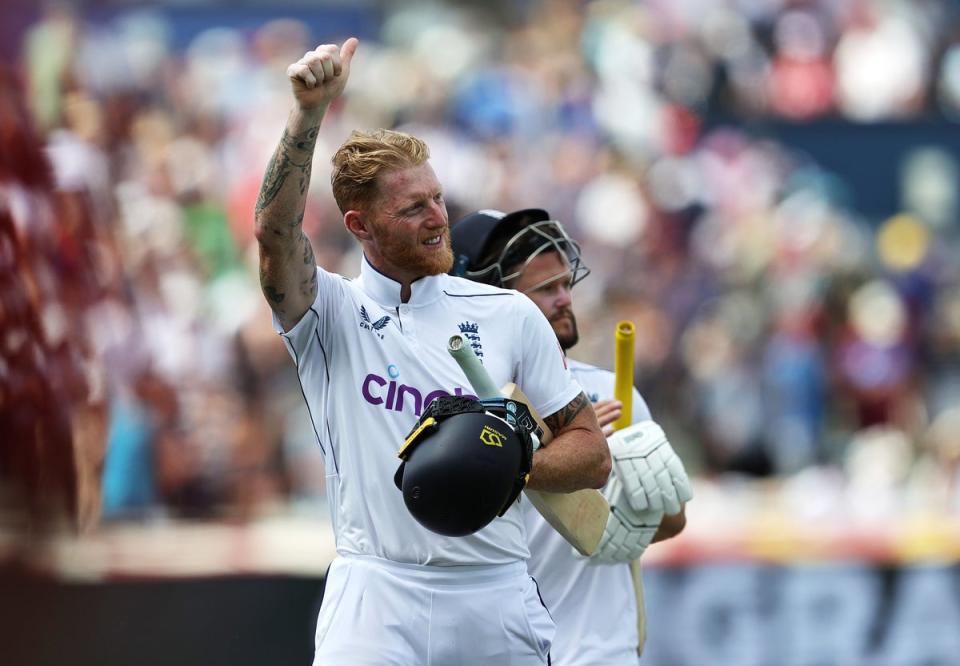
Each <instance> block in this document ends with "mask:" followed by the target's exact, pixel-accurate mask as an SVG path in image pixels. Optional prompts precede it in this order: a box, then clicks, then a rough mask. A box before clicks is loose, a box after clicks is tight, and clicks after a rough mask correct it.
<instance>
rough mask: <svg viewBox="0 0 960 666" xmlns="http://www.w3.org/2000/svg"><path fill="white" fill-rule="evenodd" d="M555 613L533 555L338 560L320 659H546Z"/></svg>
mask: <svg viewBox="0 0 960 666" xmlns="http://www.w3.org/2000/svg"><path fill="white" fill-rule="evenodd" d="M554 629H555V627H554V624H553V619H552V618H551V617H550V613H549V612H548V611H547V609H546V608H545V607H544V606H543V603H542V602H541V601H540V594H539V592H538V591H537V586H536V583H535V582H534V580H533V578H531V577H530V575H529V574H528V573H527V565H526V562H522V561H521V562H513V563H510V564H500V565H491V566H458V567H436V566H419V565H413V564H399V563H397V562H391V561H389V560H383V559H379V558H374V557H357V556H349V557H343V556H341V557H338V558H337V559H335V560H334V561H333V564H332V565H331V566H330V570H329V571H328V572H327V581H326V588H325V590H324V593H323V603H322V604H321V606H320V614H319V616H318V617H317V634H316V653H315V656H314V660H313V663H314V666H385V665H386V666H472V665H476V666H507V665H519V666H528V665H534V664H546V663H547V654H548V652H549V650H550V643H551V642H552V640H553V634H554Z"/></svg>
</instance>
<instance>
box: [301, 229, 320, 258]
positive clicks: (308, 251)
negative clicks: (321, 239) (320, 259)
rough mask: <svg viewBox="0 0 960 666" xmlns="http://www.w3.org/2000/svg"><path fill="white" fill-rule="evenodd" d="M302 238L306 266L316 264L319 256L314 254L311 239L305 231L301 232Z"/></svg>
mask: <svg viewBox="0 0 960 666" xmlns="http://www.w3.org/2000/svg"><path fill="white" fill-rule="evenodd" d="M300 240H301V242H302V243H303V264H304V265H305V266H316V265H317V258H316V257H315V256H314V254H313V246H312V245H310V239H309V238H308V237H307V235H306V234H305V233H303V232H300Z"/></svg>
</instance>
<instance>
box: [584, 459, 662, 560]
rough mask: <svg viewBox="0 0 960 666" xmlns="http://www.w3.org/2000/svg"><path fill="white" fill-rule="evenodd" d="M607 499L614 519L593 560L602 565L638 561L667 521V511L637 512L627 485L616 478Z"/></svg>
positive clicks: (608, 484) (607, 490) (608, 490)
mask: <svg viewBox="0 0 960 666" xmlns="http://www.w3.org/2000/svg"><path fill="white" fill-rule="evenodd" d="M603 495H604V497H606V498H607V502H609V504H610V517H609V518H608V519H607V526H606V528H605V529H604V530H603V536H602V537H600V544H599V545H598V546H597V549H596V550H595V551H594V553H593V555H591V559H593V560H597V561H600V562H630V561H632V560H635V559H637V558H638V557H640V556H641V555H642V554H643V551H644V550H646V549H647V546H648V545H650V542H651V541H653V537H654V535H655V534H656V533H657V528H659V527H660V521H661V520H662V519H663V511H658V510H654V509H647V510H646V511H634V509H633V508H632V507H631V506H630V502H629V501H628V499H627V497H628V495H627V493H626V492H625V491H624V487H623V484H622V483H620V480H619V479H617V478H616V477H613V478H611V479H610V481H609V482H608V483H607V485H606V487H605V488H604V489H603Z"/></svg>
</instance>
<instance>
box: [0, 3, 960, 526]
mask: <svg viewBox="0 0 960 666" xmlns="http://www.w3.org/2000/svg"><path fill="white" fill-rule="evenodd" d="M385 6H386V5H385ZM523 7H524V10H523V12H522V14H510V13H502V12H500V13H498V12H496V11H492V10H488V9H486V8H485V5H484V4H483V3H477V4H476V5H471V4H470V3H458V4H456V5H444V4H437V5H416V6H413V7H407V8H400V7H399V6H398V7H397V8H395V9H389V10H384V9H383V7H380V8H378V9H377V11H378V12H383V11H386V14H380V13H378V14H377V16H376V17H374V19H375V20H376V25H377V26H378V29H379V31H378V34H376V35H375V36H374V38H372V39H370V38H366V36H364V37H365V38H364V39H362V41H361V45H360V50H359V52H358V55H357V58H356V61H355V67H354V68H353V74H352V78H351V81H350V84H349V86H348V90H347V93H348V94H347V95H346V97H345V98H344V99H342V100H339V101H338V103H337V106H336V107H335V108H333V109H332V110H331V112H330V114H328V118H327V121H326V126H325V128H324V129H323V131H322V132H321V138H320V141H319V143H318V147H317V159H316V163H315V165H314V174H313V181H312V183H311V191H310V198H309V202H308V208H307V211H306V215H305V218H304V226H305V230H306V231H307V232H308V234H309V235H310V237H311V238H312V240H313V243H314V248H315V250H316V256H317V260H318V263H319V264H320V265H322V266H324V267H326V268H328V269H331V270H336V271H339V272H341V273H343V274H345V275H348V276H352V275H356V274H357V272H358V269H359V264H358V260H359V257H358V254H357V253H358V248H357V247H356V245H355V243H354V242H353V241H352V239H351V238H350V237H349V236H348V235H347V233H346V232H345V230H344V229H343V227H342V224H341V219H340V216H339V213H338V211H337V208H336V205H335V204H334V202H333V200H332V196H331V193H330V188H329V178H328V177H329V156H330V155H332V153H333V151H334V150H335V148H336V146H337V145H339V143H340V142H341V141H342V140H343V139H344V138H345V137H346V136H347V134H348V133H349V131H350V129H352V128H355V127H362V128H372V127H379V126H384V127H399V128H401V129H404V130H407V131H411V132H413V133H416V134H418V135H419V136H421V137H422V138H424V139H425V140H426V141H427V143H428V144H429V145H430V147H431V150H432V162H433V164H434V168H435V169H436V171H437V173H438V175H439V177H440V180H441V182H442V183H443V184H444V186H445V188H446V198H447V201H448V207H449V209H450V217H451V220H453V219H456V217H457V216H458V215H460V214H462V213H465V212H469V211H470V210H474V209H477V208H499V209H502V210H513V209H517V208H525V207H534V206H537V207H543V208H546V209H548V210H549V211H550V212H551V213H552V214H553V215H554V216H555V217H556V218H557V219H559V220H561V221H562V222H563V223H564V224H565V226H566V227H567V228H568V230H569V231H570V232H571V234H572V235H573V236H575V237H577V238H579V239H580V240H581V241H582V244H583V247H584V253H585V259H586V263H587V264H588V265H589V266H590V267H591V268H592V269H593V272H592V275H591V276H590V277H588V278H587V279H586V280H585V281H584V282H582V283H581V284H580V285H579V286H578V287H577V290H576V310H577V313H578V317H579V320H580V322H581V333H582V339H581V343H580V345H579V346H578V347H576V348H575V349H574V350H573V355H574V356H575V357H577V358H580V359H582V360H585V361H590V362H594V363H597V364H599V365H605V366H608V367H609V366H610V365H611V364H612V361H613V351H612V336H613V329H614V325H615V323H616V321H618V320H620V319H631V320H633V321H635V322H636V324H637V332H638V345H637V365H636V367H637V377H636V379H637V385H638V387H639V388H640V390H641V392H642V394H643V395H644V396H645V398H646V399H647V401H648V402H649V403H650V406H651V409H652V411H653V413H654V416H655V418H657V419H658V420H659V421H661V422H662V423H663V424H664V427H665V429H666V431H667V432H668V434H670V436H671V439H672V441H674V443H675V446H676V448H677V449H678V451H680V452H681V454H682V456H683V457H684V460H685V462H686V464H687V465H688V468H689V469H691V471H693V472H694V473H695V474H700V475H719V474H723V473H740V474H747V475H752V476H783V475H794V474H796V473H797V472H800V471H802V470H810V469H829V470H834V471H840V472H841V473H843V474H844V475H845V477H846V478H847V479H848V480H849V482H850V484H851V485H854V486H858V484H859V486H858V487H864V488H867V489H868V490H869V493H875V492H878V491H879V490H883V489H887V490H891V491H897V490H899V489H902V488H904V487H905V486H906V485H911V486H912V487H918V488H922V489H924V492H923V493H919V495H910V497H915V496H919V497H920V499H918V500H915V501H917V502H921V503H925V504H928V505H930V506H934V507H939V508H946V507H951V508H953V509H960V485H958V480H960V472H958V466H960V261H958V259H957V257H958V256H960V254H958V250H960V248H958V242H957V240H958V229H957V211H958V208H957V204H958V201H957V185H958V172H960V169H958V165H957V163H956V161H955V159H954V157H952V156H951V155H950V154H949V153H948V152H946V151H943V150H938V149H937V148H936V147H932V148H931V147H928V148H924V149H918V150H916V151H914V152H913V153H911V154H910V158H909V160H907V161H906V162H905V163H904V164H903V165H899V168H900V169H901V173H902V188H901V192H902V195H901V206H900V209H899V210H897V211H891V214H890V215H889V216H886V217H885V218H884V219H871V218H868V217H866V216H864V215H863V214H861V213H859V212H858V211H857V210H855V209H852V208H851V207H850V205H849V204H848V202H847V198H846V197H845V196H844V187H843V181H842V178H838V177H837V175H836V174H831V173H828V172H826V171H825V170H824V169H822V168H821V167H819V166H818V165H817V164H816V163H814V162H813V161H812V160H810V159H809V158H807V157H804V156H803V155H801V154H798V153H796V152H794V151H792V150H790V149H788V148H787V147H786V146H785V145H782V144H780V143H778V142H776V141H774V140H770V139H766V138H757V137H754V136H752V135H751V134H750V133H749V132H748V131H745V130H744V129H743V125H742V123H741V122H740V121H743V120H750V119H757V118H778V119H781V120H789V121H815V120H817V119H822V118H831V119H834V120H836V119H844V120H846V121H849V122H870V121H878V120H893V119H895V120H903V121H909V122H923V121H924V120H925V119H927V118H929V117H930V116H931V115H936V116H938V117H946V118H948V119H952V118H954V117H955V116H956V115H957V113H958V112H960V31H958V27H960V23H958V22H957V21H956V17H955V15H954V13H955V10H954V9H953V7H952V5H951V3H949V2H946V0H943V1H934V0H930V1H927V2H912V1H907V0H902V1H897V0H887V1H880V0H876V1H866V0H843V1H837V0H832V1H830V2H827V1H826V0H819V1H818V0H808V1H804V2H787V1H786V0H763V1H760V0H727V1H726V2H717V1H715V0H683V1H678V0H671V1H669V2H666V1H661V0H650V1H648V2H625V1H614V0H608V1H597V2H589V3H583V2H572V1H560V0H552V1H551V0H544V1H543V2H532V3H524V5H523ZM237 11H242V10H237ZM310 11H311V12H312V15H311V19H316V15H317V14H319V16H320V20H318V22H316V23H314V22H313V20H311V22H307V21H305V20H301V19H302V18H303V17H300V18H298V17H297V16H296V15H295V14H293V13H291V14H290V15H289V16H287V17H283V18H276V19H274V20H270V21H267V22H264V23H263V24H262V25H260V26H259V27H257V28H256V29H254V30H239V29H232V28H226V27H222V26H215V25H211V26H209V27H208V28H206V29H203V30H201V31H199V32H197V34H196V35H194V36H192V37H191V38H190V39H189V42H188V44H187V45H186V47H185V48H178V47H176V46H175V44H176V43H178V40H177V36H178V35H177V32H176V31H177V25H176V24H175V23H174V22H171V21H170V20H169V18H168V17H167V16H165V15H164V14H163V13H162V12H156V11H152V12H151V11H136V12H134V11H130V12H124V13H117V14H116V15H114V16H113V17H111V18H109V19H102V18H101V20H99V21H96V22H95V21H92V20H90V19H89V17H86V16H84V15H83V13H82V12H77V11H73V10H70V9H69V8H68V7H67V6H64V5H51V6H50V7H49V8H47V9H46V10H45V11H44V13H43V15H42V16H41V17H40V18H39V20H38V21H36V22H35V23H33V24H32V25H31V26H30V27H29V29H28V30H27V31H26V32H25V33H24V35H23V39H22V48H21V50H20V56H19V58H18V60H17V62H16V63H14V64H12V65H11V66H9V67H7V68H6V69H5V70H4V72H3V76H2V79H0V85H2V91H0V133H2V136H0V308H2V309H0V328H2V331H0V332H2V335H3V340H2V345H0V378H2V382H0V406H2V414H3V416H2V418H0V432H2V434H0V439H2V441H3V443H2V444H0V462H2V463H3V465H2V466H0V476H6V477H8V480H9V478H10V477H14V476H16V477H18V478H19V480H20V482H19V483H7V484H6V485H4V486H3V487H4V488H6V491H5V492H7V493H8V494H10V493H13V494H16V493H20V494H21V495H23V496H24V497H27V498H30V504H31V505H32V506H40V505H43V504H44V503H48V502H50V501H51V500H50V498H51V497H55V495H56V493H54V494H50V493H49V492H48V491H47V490H44V489H49V488H51V487H54V488H61V489H67V490H65V491H64V493H63V496H64V497H65V498H70V497H72V498H76V497H79V498H80V499H79V506H75V504H76V501H73V500H69V501H68V500H64V501H65V502H66V505H67V506H68V511H71V512H74V513H79V515H80V516H81V524H92V523H94V522H96V520H97V518H98V516H100V515H102V517H103V518H104V519H107V520H110V519H123V518H144V517H156V518H162V517H166V516H173V517H220V518H236V519H244V518H249V517H252V516H256V515H259V514H262V513H264V512H270V511H275V510H281V509H282V510H289V509H290V508H291V507H292V508H293V509H294V510H303V511H306V512H316V513H317V514H318V515H322V514H323V513H324V511H323V509H322V507H323V503H324V501H325V500H324V473H323V466H322V461H321V459H320V456H319V450H318V449H317V447H316V445H315V442H314V435H313V433H312V430H311V428H310V422H309V419H308V417H307V415H306V411H305V407H304V406H303V404H302V397H301V394H300V388H299V386H298V383H297V379H296V375H295V371H294V368H293V365H292V363H291V361H290V360H289V358H288V356H287V354H286V351H285V350H284V348H283V346H282V344H281V342H280V340H279V338H278V337H277V336H276V335H275V333H274V332H273V331H272V329H271V326H270V313H269V310H268V308H267V306H266V304H265V302H264V300H263V298H262V297H261V296H260V293H259V287H258V284H257V276H256V244H255V242H254V239H253V209H254V202H255V200H256V196H257V192H258V189H259V185H260V181H261V178H262V175H263V169H264V167H265V165H266V163H267V160H268V158H269V156H270V154H271V152H272V151H273V149H274V147H275V146H276V143H277V141H278V139H279V135H280V132H281V130H282V126H283V122H284V119H285V117H286V112H287V110H288V109H289V106H290V95H289V91H288V83H287V80H286V78H285V76H284V72H285V69H286V67H287V65H288V64H289V63H291V62H293V61H294V60H296V59H298V58H299V57H300V56H301V55H302V54H303V53H304V52H305V51H307V50H309V49H310V48H312V47H313V46H314V45H315V44H316V43H322V42H329V41H341V40H342V39H343V38H344V37H346V36H348V35H344V34H337V33H329V32H322V31H318V30H317V29H316V28H315V27H312V26H315V25H323V21H322V16H323V12H324V6H323V4H322V3H321V4H320V5H319V6H317V7H315V8H312V9H311V10H310ZM371 11H373V8H371ZM372 20H373V19H372ZM875 166H878V165H872V164H869V163H864V164H863V167H862V168H863V169H871V168H874V167H875ZM51 461H59V462H58V463H57V464H52V463H51ZM71 462H72V463H73V464H71ZM14 496H15V495H14ZM891 496H892V497H894V496H897V495H896V494H893V495H891ZM71 501H73V504H71ZM911 501H914V500H911ZM101 502H102V505H101Z"/></svg>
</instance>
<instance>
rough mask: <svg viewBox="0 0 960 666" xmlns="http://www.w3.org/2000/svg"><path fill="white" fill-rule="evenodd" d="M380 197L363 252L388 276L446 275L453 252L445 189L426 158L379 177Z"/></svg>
mask: <svg viewBox="0 0 960 666" xmlns="http://www.w3.org/2000/svg"><path fill="white" fill-rule="evenodd" d="M378 185H379V188H378V189H379V196H378V197H377V200H376V201H375V202H374V204H373V206H372V208H373V211H372V218H371V221H370V233H371V234H372V235H373V240H372V241H370V242H369V243H368V244H367V245H366V247H365V250H366V252H367V254H368V258H369V259H370V261H371V262H373V264H374V265H375V266H377V267H378V268H380V269H381V270H383V272H384V273H386V274H387V275H389V276H391V277H393V278H396V279H399V280H400V281H412V280H416V279H417V278H420V277H423V276H425V275H438V274H440V273H446V272H447V271H449V270H450V268H451V267H452V266H453V250H452V248H451V246H450V231H449V223H448V218H447V207H446V203H445V202H444V200H443V190H442V188H441V186H440V183H439V181H438V180H437V176H436V174H435V173H434V172H433V168H432V167H431V166H430V164H429V163H428V162H424V163H423V164H420V165H417V166H415V167H410V168H407V169H397V170H393V171H387V172H385V173H383V174H381V175H380V176H378Z"/></svg>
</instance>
